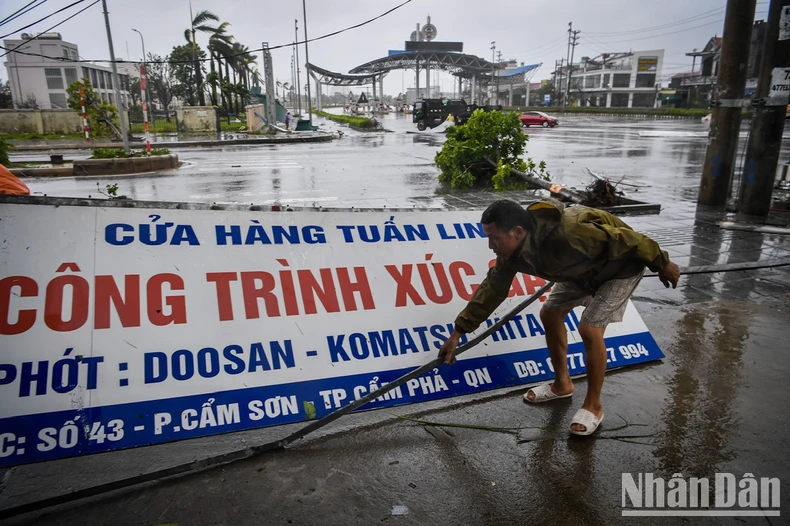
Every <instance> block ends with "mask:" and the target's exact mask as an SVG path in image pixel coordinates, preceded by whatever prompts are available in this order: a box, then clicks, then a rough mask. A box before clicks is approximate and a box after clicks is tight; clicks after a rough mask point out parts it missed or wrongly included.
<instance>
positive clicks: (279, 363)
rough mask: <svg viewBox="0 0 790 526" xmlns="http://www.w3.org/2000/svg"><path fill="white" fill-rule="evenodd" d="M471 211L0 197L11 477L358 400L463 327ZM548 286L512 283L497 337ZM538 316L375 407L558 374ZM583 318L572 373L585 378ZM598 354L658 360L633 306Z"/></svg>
mask: <svg viewBox="0 0 790 526" xmlns="http://www.w3.org/2000/svg"><path fill="white" fill-rule="evenodd" d="M479 215H480V213H479V212H398V213H385V212H369V213H351V212H329V213H327V212H303V213H294V212H288V213H279V212H249V211H211V210H171V209H140V208H113V207H106V208H99V207H90V206H58V207H56V206H46V205H32V204H31V205H21V204H0V218H1V219H2V224H3V225H4V239H5V241H4V244H3V245H2V248H0V254H2V258H0V339H1V340H2V346H0V348H1V349H2V355H1V356H0V399H1V400H2V405H1V406H0V466H10V465H15V464H21V463H26V462H35V461H42V460H49V459H56V458H63V457H69V456H75V455H84V454H89V453H97V452H101V451H108V450H114V449H122V448H128V447H134V446H141V445H147V444H157V443H162V442H170V441H173V440H180V439H185V438H194V437H199V436H205V435H211V434H218V433H226V432H230V431H239V430H243V429H250V428H256V427H263V426H271V425H277V424H283V423H288V422H297V421H304V420H309V419H312V418H318V417H321V416H324V415H326V414H328V413H329V412H331V411H333V410H335V409H337V408H339V407H342V406H343V405H344V404H347V403H349V402H351V401H353V400H354V399H357V398H360V397H362V396H364V395H365V394H367V393H369V392H370V391H371V390H373V389H376V388H377V387H378V386H380V385H382V384H384V383H386V382H389V381H392V380H393V379H395V378H397V377H399V376H401V375H402V374H404V373H405V372H407V371H409V370H411V369H412V368H414V367H416V366H419V365H422V364H424V363H426V362H427V361H428V360H430V359H432V358H434V357H435V356H436V353H437V351H438V349H439V347H440V346H441V344H442V342H443V341H444V340H445V339H446V338H447V336H448V335H449V334H450V332H452V328H453V321H454V319H455V316H456V315H457V313H458V312H459V311H460V310H461V309H462V308H463V307H464V305H465V304H466V301H467V300H468V299H469V298H470V297H471V295H472V294H473V292H474V290H475V288H476V286H477V285H478V284H479V283H480V281H481V280H482V279H483V277H484V276H485V273H486V271H487V269H488V267H489V265H490V264H492V262H493V254H492V253H491V252H490V251H489V250H488V248H487V241H486V239H485V238H484V234H483V231H482V226H481V225H480V224H479V223H478V222H477V221H478V220H479ZM544 283H545V282H544V281H543V280H542V279H540V278H535V277H532V276H528V275H519V276H517V277H516V279H515V280H514V281H513V288H512V290H511V298H510V299H508V300H506V301H505V303H504V304H503V305H502V306H501V307H500V308H499V309H498V311H497V312H496V313H495V314H494V317H493V319H492V320H489V321H488V323H489V325H490V324H492V323H494V322H495V320H496V317H497V316H501V315H503V314H504V313H506V312H507V311H508V310H509V309H511V308H512V307H513V306H514V305H515V304H516V303H517V302H519V301H521V300H523V299H524V298H525V297H526V296H528V295H530V294H532V293H533V292H534V291H535V290H537V289H538V288H540V286H542V285H543V284H544ZM544 299H545V298H544ZM539 310H540V304H539V303H536V304H534V305H533V306H532V307H530V309H528V310H527V311H525V312H524V313H522V314H520V315H519V316H517V317H515V318H514V319H513V320H512V321H511V322H510V323H509V324H508V325H507V326H505V327H504V328H502V329H501V330H500V331H498V332H497V333H496V334H495V335H493V336H492V337H491V339H490V340H489V341H488V342H486V343H485V344H483V345H480V346H479V347H477V348H475V349H474V350H473V351H470V352H469V353H466V354H464V355H463V356H462V357H461V358H460V359H459V362H458V364H456V365H455V366H453V367H442V368H440V369H436V370H434V371H433V373H429V374H427V375H426V376H424V377H422V378H419V379H416V380H412V381H411V382H409V383H407V384H406V385H404V386H402V387H400V388H398V389H395V390H393V391H392V392H390V393H389V394H388V395H387V396H384V397H382V398H380V399H378V400H376V401H374V402H372V403H371V404H369V405H368V406H367V407H369V408H381V407H388V406H392V405H397V404H408V403H413V402H421V401H425V400H432V399H437V398H443V397H449V396H455V395H460V394H466V393H472V392H476V391H481V390H485V389H493V388H498V387H504V386H512V385H518V384H526V383H535V382H537V381H540V380H543V379H546V378H549V377H551V375H552V373H551V363H550V361H549V359H548V353H547V350H546V343H545V339H544V330H543V327H542V326H541V324H540V320H539V317H538V312H539ZM579 312H580V311H577V312H574V313H572V314H571V315H569V316H568V319H567V320H566V322H567V326H568V339H569V341H570V342H571V345H570V351H569V356H568V360H569V366H570V369H571V374H581V373H583V372H584V371H585V363H584V353H583V347H582V343H581V338H580V337H579V335H578V332H577V327H578V323H579V322H578V319H579V318H578V316H579ZM481 330H482V329H481ZM606 341H607V345H608V352H609V367H621V366H624V365H630V364H634V363H641V362H645V361H650V360H656V359H659V358H662V357H663V355H662V354H661V351H660V350H659V348H658V347H657V345H656V342H655V341H654V339H653V337H652V336H651V335H650V333H649V332H648V330H647V328H646V326H645V324H644V323H643V322H642V320H641V318H640V317H639V314H638V313H637V312H636V310H635V309H634V307H633V305H629V306H628V310H627V311H626V315H625V319H624V321H623V322H622V323H618V324H614V325H611V326H610V327H609V329H608V331H607V340H606Z"/></svg>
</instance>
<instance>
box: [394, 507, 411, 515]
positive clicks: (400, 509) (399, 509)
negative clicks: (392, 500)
mask: <svg viewBox="0 0 790 526" xmlns="http://www.w3.org/2000/svg"><path fill="white" fill-rule="evenodd" d="M390 514H392V515H408V514H409V508H407V507H406V506H401V505H400V504H393V506H392V511H391V512H390Z"/></svg>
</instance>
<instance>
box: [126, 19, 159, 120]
mask: <svg viewBox="0 0 790 526" xmlns="http://www.w3.org/2000/svg"><path fill="white" fill-rule="evenodd" d="M132 31H134V32H135V33H137V34H138V35H140V43H141V44H142V46H143V69H145V74H146V77H145V78H146V83H145V86H146V87H145V99H143V100H145V101H150V100H151V93H150V91H149V90H148V64H146V62H145V57H146V56H147V55H146V54H145V40H143V34H142V33H140V32H139V31H138V30H136V29H135V28H132ZM141 92H142V90H141ZM165 111H167V108H165ZM151 120H152V121H153V123H154V127H156V117H154V112H153V110H152V111H151Z"/></svg>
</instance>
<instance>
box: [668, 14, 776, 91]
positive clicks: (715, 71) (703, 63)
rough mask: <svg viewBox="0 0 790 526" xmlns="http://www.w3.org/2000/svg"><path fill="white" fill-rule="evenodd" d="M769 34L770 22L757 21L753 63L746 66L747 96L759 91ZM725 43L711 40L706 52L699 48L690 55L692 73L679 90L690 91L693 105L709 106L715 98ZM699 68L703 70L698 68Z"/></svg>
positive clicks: (753, 28) (750, 45)
mask: <svg viewBox="0 0 790 526" xmlns="http://www.w3.org/2000/svg"><path fill="white" fill-rule="evenodd" d="M765 31H766V22H765V21H764V20H757V21H755V22H754V25H753V26H752V35H751V42H750V43H749V63H748V64H747V66H746V90H745V93H744V94H745V95H746V96H750V95H753V94H754V92H755V91H756V90H757V79H758V77H759V76H760V61H761V60H762V57H763V40H764V38H765ZM721 44H722V39H721V37H719V36H714V37H713V38H711V39H710V40H708V42H707V44H705V47H704V48H702V51H699V50H697V49H695V50H694V51H692V52H691V53H686V56H689V57H692V63H691V72H690V73H688V74H684V77H683V80H682V81H681V83H680V86H679V87H678V88H679V89H681V90H685V91H686V92H687V99H688V100H689V101H690V102H691V103H692V104H698V105H699V104H707V103H709V102H710V100H711V98H712V97H713V93H714V88H715V87H716V83H717V80H718V76H719V61H720V60H721ZM698 67H699V69H697V68H698Z"/></svg>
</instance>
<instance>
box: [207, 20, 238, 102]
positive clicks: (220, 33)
mask: <svg viewBox="0 0 790 526" xmlns="http://www.w3.org/2000/svg"><path fill="white" fill-rule="evenodd" d="M229 25H230V24H229V23H228V22H222V23H221V24H220V25H219V26H218V27H216V28H215V30H214V33H212V35H211V36H210V37H209V41H208V47H209V51H210V53H211V71H212V73H213V72H215V70H214V61H215V60H216V62H217V69H216V73H217V74H218V75H219V86H220V100H221V102H222V107H223V108H224V109H225V111H226V112H227V107H226V105H225V94H224V91H223V89H222V86H223V80H224V79H223V77H222V57H228V56H231V55H233V35H228V34H227V29H228V26H229ZM226 65H227V61H226ZM212 88H213V90H214V91H213V95H214V100H215V101H216V99H217V91H216V85H214V86H212Z"/></svg>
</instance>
